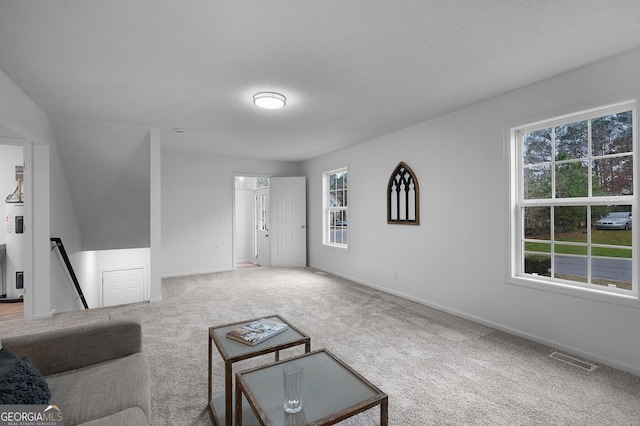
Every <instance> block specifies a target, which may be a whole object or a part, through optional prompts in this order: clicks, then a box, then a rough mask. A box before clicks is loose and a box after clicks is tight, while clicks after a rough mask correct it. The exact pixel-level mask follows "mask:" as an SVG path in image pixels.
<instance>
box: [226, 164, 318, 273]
mask: <svg viewBox="0 0 640 426" xmlns="http://www.w3.org/2000/svg"><path fill="white" fill-rule="evenodd" d="M234 188H235V191H234V226H233V228H234V229H233V247H234V250H233V259H234V261H233V262H234V263H233V265H234V268H237V267H238V266H237V265H239V264H242V263H246V262H250V263H253V264H255V265H262V266H267V265H268V266H300V267H304V266H306V265H307V250H306V249H307V239H306V238H307V222H306V217H307V214H306V180H305V178H304V177H263V176H260V177H257V176H254V177H251V176H240V175H238V176H234Z"/></svg>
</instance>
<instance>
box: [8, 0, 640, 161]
mask: <svg viewBox="0 0 640 426" xmlns="http://www.w3.org/2000/svg"><path fill="white" fill-rule="evenodd" d="M639 16H640V1H639V0H627V1H625V0H617V1H602V0H562V1H558V0H536V1H530V0H447V1H442V0H437V1H434V0H416V1H411V0H403V1H384V0H374V1H372V0H349V1H345V0H323V1H317V0H314V1H305V0H290V1H264V0H250V1H218V0H185V1H174V0H171V1H170V0H136V1H131V0H108V1H105V0H66V1H65V0H29V1H14V0H0V69H2V70H3V71H4V72H5V73H6V74H7V75H8V76H9V78H11V80H13V81H14V82H15V83H16V84H17V85H18V86H19V87H20V88H21V89H22V90H23V91H24V92H26V93H27V94H28V95H29V96H30V97H31V98H32V99H33V100H34V101H35V102H36V103H37V104H38V105H39V106H40V107H42V108H43V109H44V110H45V111H46V112H47V113H49V114H50V115H51V116H52V117H54V118H55V117H65V118H66V121H65V123H66V124H68V123H67V121H68V119H73V118H78V119H88V120H98V121H103V122H113V123H120V124H131V125H135V126H145V127H157V128H162V129H173V128H176V127H181V128H185V129H187V133H186V134H183V135H177V134H175V133H173V132H164V133H163V134H164V143H165V149H180V150H192V151H209V152H213V153H217V154H223V155H237V156H242V157H255V158H263V159H277V160H288V161H298V160H304V159H308V158H312V157H314V156H318V155H321V154H323V153H326V152H329V151H333V150H336V149H339V148H341V147H345V146H348V145H350V144H354V143H358V142H361V141H364V140H367V139H370V138H372V137H375V136H378V135H381V134H385V133H388V132H391V131H394V130H397V129H399V128H402V127H406V126H408V125H411V124H414V123H417V122H420V121H424V120H426V119H429V118H431V117H434V116H437V115H440V114H443V113H446V112H448V111H452V110H455V109H458V108H460V107H463V106H466V105H469V104H473V103H476V102H478V101H481V100H483V99H486V98H489V97H493V96H496V95H499V94H501V93H504V92H507V91H510V90H513V89H515V88H518V87H521V86H524V85H527V84H530V83H533V82H536V81H540V80H543V79H545V78H548V77H551V76H553V75H556V74H559V73H563V72H566V71H569V70H571V69H575V68H577V67H581V66H583V65H586V64H589V63H593V62H596V61H599V60H602V59H604V58H607V57H609V56H613V55H615V54H618V53H621V52H623V51H628V50H630V49H632V48H635V47H638V46H640V21H639V20H638V17H639ZM258 91H278V92H281V93H283V94H285V95H286V96H287V99H288V102H287V106H286V107H285V108H284V109H283V110H279V111H264V110H259V109H258V108H256V107H255V106H254V105H253V104H252V95H253V94H254V93H255V92H258ZM63 127H64V128H67V126H60V128H61V129H62V128H63ZM60 131H62V130H60ZM56 139H58V141H59V144H60V145H63V144H64V140H65V139H66V135H65V134H56ZM98 141H99V142H100V141H102V139H98ZM86 143H87V144H91V143H93V142H92V141H91V140H87V141H86ZM62 149H64V147H62Z"/></svg>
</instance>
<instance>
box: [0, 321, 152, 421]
mask: <svg viewBox="0 0 640 426" xmlns="http://www.w3.org/2000/svg"><path fill="white" fill-rule="evenodd" d="M2 345H3V346H6V347H9V348H10V349H11V351H13V353H14V354H16V355H17V356H19V357H26V358H27V359H28V360H29V361H31V362H32V363H33V364H34V365H35V366H36V367H37V368H38V370H39V371H40V373H42V375H43V376H44V377H45V379H46V381H47V383H48V385H49V388H50V390H51V399H50V402H49V403H50V404H54V405H57V406H58V407H59V408H60V410H61V412H62V415H63V419H64V424H65V425H77V424H85V425H91V426H98V425H100V426H102V425H105V426H107V425H108V426H114V425H121V426H125V425H148V424H149V423H150V411H151V383H150V375H149V367H148V364H147V360H146V358H145V356H144V355H143V354H142V327H141V325H140V323H139V322H137V321H131V320H113V321H106V322H100V323H95V324H88V325H82V326H78V327H73V328H66V329H62V330H55V331H48V332H42V333H37V334H30V335H24V336H17V337H10V338H3V339H2Z"/></svg>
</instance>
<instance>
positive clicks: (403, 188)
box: [387, 162, 420, 225]
mask: <svg viewBox="0 0 640 426" xmlns="http://www.w3.org/2000/svg"><path fill="white" fill-rule="evenodd" d="M387 223H397V224H401V225H419V224H420V188H419V187H418V179H416V175H415V174H414V173H413V170H411V167H409V166H407V165H406V164H405V163H403V162H400V163H398V166H397V167H396V169H395V170H394V171H393V173H392V174H391V176H390V177H389V183H388V185H387Z"/></svg>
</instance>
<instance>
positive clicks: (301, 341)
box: [208, 315, 311, 426]
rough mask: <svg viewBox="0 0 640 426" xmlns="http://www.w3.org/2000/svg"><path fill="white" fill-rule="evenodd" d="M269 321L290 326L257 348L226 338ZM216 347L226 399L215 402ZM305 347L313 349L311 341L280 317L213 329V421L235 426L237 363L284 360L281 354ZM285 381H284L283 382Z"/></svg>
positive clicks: (210, 364)
mask: <svg viewBox="0 0 640 426" xmlns="http://www.w3.org/2000/svg"><path fill="white" fill-rule="evenodd" d="M262 318H266V319H271V320H273V321H278V322H283V323H285V324H287V325H288V326H289V327H288V328H287V330H286V331H284V332H282V333H280V334H278V335H276V336H273V337H271V338H269V339H268V340H265V341H264V342H262V343H259V344H257V345H255V346H249V345H245V344H244V343H240V342H236V341H235V340H231V339H229V338H227V337H226V335H227V333H228V332H229V331H231V330H233V329H236V328H238V327H241V326H243V325H245V324H248V323H250V322H253V321H256V320H259V319H262ZM214 344H215V345H216V348H218V352H219V353H220V356H221V357H222V360H223V361H224V392H225V394H224V396H222V397H218V398H215V399H212V385H213V377H212V364H213V362H212V353H213V345H214ZM298 345H304V350H305V352H309V351H310V350H311V338H310V337H309V336H308V335H306V334H305V333H303V332H302V331H300V330H299V329H297V328H296V327H295V326H294V325H292V324H291V323H289V322H288V321H286V320H285V319H284V318H282V317H281V316H279V315H270V316H263V317H260V318H253V319H249V320H245V321H239V322H233V323H229V324H222V325H216V326H213V327H209V399H208V401H209V411H210V413H211V417H212V418H213V422H214V423H215V424H216V425H225V426H231V425H232V424H233V404H232V402H233V396H232V393H233V389H232V379H233V363H234V362H237V361H242V360H245V359H249V358H253V357H256V356H260V355H265V354H268V353H275V360H276V361H278V360H279V359H280V351H281V350H283V349H287V348H292V347H294V346H298ZM280 382H282V378H281V379H280Z"/></svg>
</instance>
